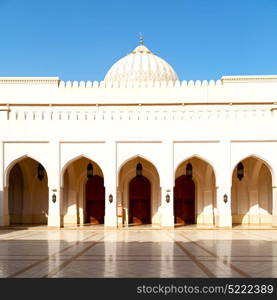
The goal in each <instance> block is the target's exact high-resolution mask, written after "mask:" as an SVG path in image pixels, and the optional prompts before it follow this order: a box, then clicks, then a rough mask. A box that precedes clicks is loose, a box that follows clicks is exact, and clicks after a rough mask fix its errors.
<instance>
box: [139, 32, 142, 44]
mask: <svg viewBox="0 0 277 300" xmlns="http://www.w3.org/2000/svg"><path fill="white" fill-rule="evenodd" d="M139 43H140V45H143V36H142V33H141V32H140V33H139Z"/></svg>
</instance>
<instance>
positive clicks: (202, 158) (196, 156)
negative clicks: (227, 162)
mask: <svg viewBox="0 0 277 300" xmlns="http://www.w3.org/2000/svg"><path fill="white" fill-rule="evenodd" d="M194 158H195V159H199V160H201V161H203V162H205V163H207V164H208V165H209V166H210V167H211V168H212V171H213V172H214V175H215V182H217V180H216V179H217V170H216V168H215V167H214V166H213V164H212V163H211V162H210V161H209V160H208V159H206V158H204V157H202V156H201V155H198V154H193V155H191V156H188V157H186V158H184V159H183V160H182V161H180V162H179V163H178V164H177V166H176V167H175V169H174V175H175V176H176V172H177V170H178V169H179V167H180V166H181V165H182V164H184V163H185V162H186V161H189V160H191V159H194Z"/></svg>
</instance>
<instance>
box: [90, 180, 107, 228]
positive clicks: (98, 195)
mask: <svg viewBox="0 0 277 300" xmlns="http://www.w3.org/2000/svg"><path fill="white" fill-rule="evenodd" d="M104 215H105V187H104V179H103V177H101V176H98V175H94V176H93V177H92V178H91V179H88V181H87V183H86V223H91V224H103V223H104Z"/></svg>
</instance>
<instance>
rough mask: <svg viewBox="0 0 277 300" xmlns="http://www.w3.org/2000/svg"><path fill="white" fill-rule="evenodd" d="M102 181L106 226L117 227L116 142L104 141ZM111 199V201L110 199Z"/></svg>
mask: <svg viewBox="0 0 277 300" xmlns="http://www.w3.org/2000/svg"><path fill="white" fill-rule="evenodd" d="M103 155H104V156H105V158H103V161H104V162H105V165H104V166H103V172H104V183H105V218H104V223H105V227H106V228H117V183H116V178H117V166H116V143H115V142H114V141H111V142H107V143H106V150H105V152H104V153H103ZM111 199H112V202H111V201H110V200H111Z"/></svg>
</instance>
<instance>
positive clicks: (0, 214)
mask: <svg viewBox="0 0 277 300" xmlns="http://www.w3.org/2000/svg"><path fill="white" fill-rule="evenodd" d="M3 152H4V143H3V142H2V141H0V226H7V225H9V224H10V216H9V207H8V192H9V191H8V187H4V176H5V168H4V160H3V154H4V153H3ZM7 184H8V183H7Z"/></svg>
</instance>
